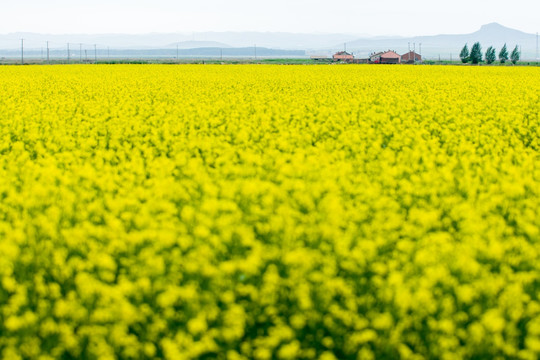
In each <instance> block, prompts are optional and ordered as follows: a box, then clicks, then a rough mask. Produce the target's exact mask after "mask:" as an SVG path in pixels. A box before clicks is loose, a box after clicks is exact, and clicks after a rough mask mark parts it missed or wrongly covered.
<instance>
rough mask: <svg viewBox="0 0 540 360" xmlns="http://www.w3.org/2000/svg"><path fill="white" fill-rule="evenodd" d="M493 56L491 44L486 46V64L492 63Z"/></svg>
mask: <svg viewBox="0 0 540 360" xmlns="http://www.w3.org/2000/svg"><path fill="white" fill-rule="evenodd" d="M495 56H496V55H495V48H494V47H493V46H490V47H488V49H487V50H486V62H487V63H488V64H493V62H494V61H495V59H496V57H495Z"/></svg>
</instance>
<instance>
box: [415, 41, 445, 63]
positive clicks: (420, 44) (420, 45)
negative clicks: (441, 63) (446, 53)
mask: <svg viewBox="0 0 540 360" xmlns="http://www.w3.org/2000/svg"><path fill="white" fill-rule="evenodd" d="M418 46H419V47H420V54H419V55H420V62H422V43H419V44H418ZM414 56H415V57H416V55H414ZM439 56H440V55H439Z"/></svg>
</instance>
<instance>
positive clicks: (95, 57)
mask: <svg viewBox="0 0 540 360" xmlns="http://www.w3.org/2000/svg"><path fill="white" fill-rule="evenodd" d="M94 63H95V64H97V45H96V44H94Z"/></svg>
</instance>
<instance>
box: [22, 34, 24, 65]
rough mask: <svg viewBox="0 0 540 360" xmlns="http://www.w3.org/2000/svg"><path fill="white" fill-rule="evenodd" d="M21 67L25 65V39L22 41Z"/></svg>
mask: <svg viewBox="0 0 540 360" xmlns="http://www.w3.org/2000/svg"><path fill="white" fill-rule="evenodd" d="M21 65H24V39H21Z"/></svg>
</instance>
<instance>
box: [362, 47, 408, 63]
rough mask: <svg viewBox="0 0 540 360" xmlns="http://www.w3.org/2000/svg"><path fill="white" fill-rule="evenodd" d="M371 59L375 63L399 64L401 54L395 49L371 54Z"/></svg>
mask: <svg viewBox="0 0 540 360" xmlns="http://www.w3.org/2000/svg"><path fill="white" fill-rule="evenodd" d="M369 61H370V62H372V63H375V64H399V63H400V62H401V55H399V54H398V53H396V52H395V51H393V50H388V51H383V52H378V53H374V54H371V56H370V57H369Z"/></svg>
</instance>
